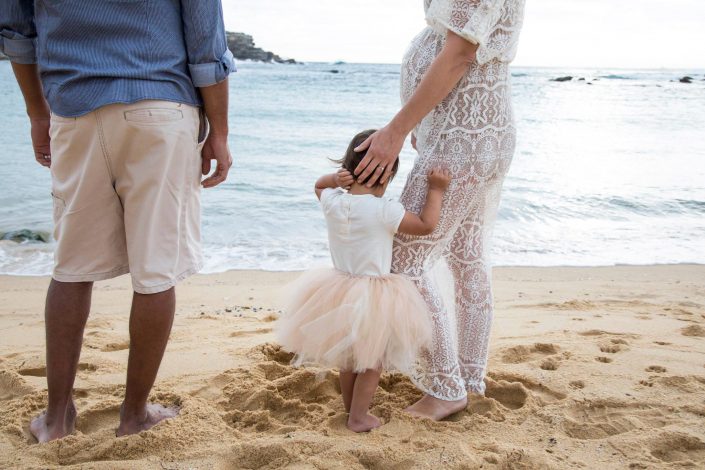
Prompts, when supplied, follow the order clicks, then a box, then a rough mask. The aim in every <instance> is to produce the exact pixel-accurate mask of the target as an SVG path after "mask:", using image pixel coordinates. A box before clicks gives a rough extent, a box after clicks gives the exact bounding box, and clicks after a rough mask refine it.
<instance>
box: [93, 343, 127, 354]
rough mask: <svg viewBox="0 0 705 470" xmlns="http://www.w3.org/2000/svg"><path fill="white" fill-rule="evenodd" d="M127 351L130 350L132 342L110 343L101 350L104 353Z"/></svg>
mask: <svg viewBox="0 0 705 470" xmlns="http://www.w3.org/2000/svg"><path fill="white" fill-rule="evenodd" d="M125 349H130V342H129V341H121V342H118V343H108V344H106V345H105V346H102V347H101V348H100V350H101V351H103V352H115V351H124V350H125Z"/></svg>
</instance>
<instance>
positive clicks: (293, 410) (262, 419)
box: [219, 343, 342, 433]
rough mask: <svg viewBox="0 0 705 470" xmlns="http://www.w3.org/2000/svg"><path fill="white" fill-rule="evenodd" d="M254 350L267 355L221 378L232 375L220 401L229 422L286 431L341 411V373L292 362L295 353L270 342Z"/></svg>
mask: <svg viewBox="0 0 705 470" xmlns="http://www.w3.org/2000/svg"><path fill="white" fill-rule="evenodd" d="M253 354H258V355H260V357H261V358H262V359H263V361H262V362H259V363H257V364H256V365H255V366H254V367H253V366H250V367H248V368H239V369H235V370H232V371H228V372H226V373H224V374H221V375H220V376H219V378H220V380H221V381H222V380H225V378H226V377H227V378H229V380H228V383H227V385H225V387H223V397H224V399H223V400H222V401H221V402H222V403H223V405H222V407H223V411H224V412H225V413H226V416H225V418H224V419H225V422H226V424H227V425H228V426H230V427H233V428H235V429H238V430H240V431H245V432H264V431H269V432H275V433H287V432H291V431H293V430H295V429H297V428H300V429H312V428H319V427H321V426H325V423H327V422H328V421H329V419H330V418H331V416H334V415H336V414H337V413H338V412H339V411H342V403H341V402H340V390H339V385H338V378H337V375H336V374H333V373H332V372H331V371H328V370H320V371H318V370H316V369H315V368H305V369H304V368H295V367H292V366H291V365H290V362H291V359H292V357H293V354H291V353H288V352H286V351H284V350H282V349H281V348H280V347H279V346H277V345H274V344H270V343H267V344H264V345H261V346H258V347H257V348H254V350H253ZM326 429H328V428H326Z"/></svg>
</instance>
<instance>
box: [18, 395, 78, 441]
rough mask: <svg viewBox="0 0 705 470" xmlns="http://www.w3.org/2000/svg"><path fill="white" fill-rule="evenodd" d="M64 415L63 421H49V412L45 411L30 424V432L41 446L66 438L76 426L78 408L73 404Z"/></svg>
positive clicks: (60, 419)
mask: <svg viewBox="0 0 705 470" xmlns="http://www.w3.org/2000/svg"><path fill="white" fill-rule="evenodd" d="M63 415H64V416H63V417H62V418H63V419H62V418H59V419H49V416H48V415H47V412H46V411H44V412H42V414H40V415H39V416H37V417H36V418H34V419H33V420H32V422H31V423H29V432H31V433H32V435H33V436H34V437H35V438H36V439H37V441H38V442H39V443H40V444H41V443H43V442H49V441H53V440H56V439H61V438H62V437H66V436H68V435H69V434H71V433H72V432H73V430H74V429H75V426H76V407H75V406H74V404H73V403H69V404H68V405H67V407H66V410H65V412H64V413H63Z"/></svg>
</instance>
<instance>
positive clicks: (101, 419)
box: [76, 404, 120, 437]
mask: <svg viewBox="0 0 705 470" xmlns="http://www.w3.org/2000/svg"><path fill="white" fill-rule="evenodd" d="M119 421H120V405H119V404H112V405H104V404H101V405H98V406H97V407H93V408H89V409H87V410H83V411H81V413H79V415H78V420H77V421H76V429H77V430H78V431H81V432H82V433H83V434H98V433H110V436H111V437H113V436H114V435H115V429H116V428H117V426H118V423H119Z"/></svg>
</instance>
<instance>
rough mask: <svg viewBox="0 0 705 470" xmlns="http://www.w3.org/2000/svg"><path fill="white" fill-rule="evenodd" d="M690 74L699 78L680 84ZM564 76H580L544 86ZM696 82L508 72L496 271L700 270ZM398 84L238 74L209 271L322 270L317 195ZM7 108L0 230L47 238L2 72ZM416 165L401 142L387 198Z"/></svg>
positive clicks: (27, 263)
mask: <svg viewBox="0 0 705 470" xmlns="http://www.w3.org/2000/svg"><path fill="white" fill-rule="evenodd" d="M331 70H337V71H338V73H332V72H331ZM686 74H688V75H691V76H693V77H694V78H695V81H694V82H693V83H692V84H681V83H678V82H677V79H678V78H679V77H681V76H683V75H686ZM562 75H573V76H576V77H586V78H587V80H585V81H572V82H566V83H557V82H552V81H549V79H550V78H553V77H557V76H562ZM704 79H705V71H692V70H690V71H679V70H659V71H626V70H621V71H615V70H565V69H562V70H552V69H537V68H515V69H514V70H513V93H514V100H515V110H516V116H517V124H518V130H519V135H518V147H517V152H516V155H515V158H514V162H513V164H512V168H511V172H510V175H509V176H508V178H507V180H506V182H505V186H504V195H503V200H502V204H501V208H500V213H499V217H498V220H497V225H496V228H495V232H494V233H495V243H494V248H493V257H492V259H493V262H494V264H496V265H532V266H551V265H574V266H595V265H614V264H652V263H705V81H704ZM673 80H676V81H673ZM588 83H592V84H591V85H588ZM398 86H399V66H398V65H365V64H336V65H331V64H307V65H296V66H292V65H266V64H252V63H243V64H240V65H239V72H238V73H237V74H235V75H233V76H232V79H231V89H232V96H231V120H232V133H231V137H230V141H231V146H232V151H233V155H234V158H235V165H234V167H233V169H232V172H231V176H230V179H229V181H228V182H226V183H225V184H223V185H221V186H219V187H217V188H216V189H211V190H206V191H204V193H203V251H204V255H205V261H206V264H205V269H204V271H205V272H218V271H225V270H229V269H250V268H254V269H265V270H298V269H303V268H307V267H309V266H311V265H315V264H321V263H325V262H326V261H327V259H328V253H327V243H326V231H325V224H324V221H323V218H322V216H321V214H320V212H319V209H318V205H317V201H316V199H315V196H314V195H313V191H312V189H313V184H314V182H315V180H316V178H317V177H318V176H319V175H320V174H322V173H324V172H330V171H332V167H331V164H330V163H329V161H328V160H327V159H328V158H329V157H338V156H340V155H341V154H342V153H343V152H344V150H345V148H346V145H347V143H348V141H349V139H350V138H351V137H352V135H354V134H355V133H356V132H357V131H359V130H362V129H366V128H373V127H379V126H382V125H384V124H385V123H386V122H387V121H388V120H389V119H390V118H391V117H392V115H393V114H394V113H395V112H396V110H397V109H398V106H399V97H398ZM0 109H2V115H3V117H2V124H3V125H2V127H1V128H0V233H3V232H10V231H14V230H20V229H28V230H31V231H33V232H40V233H50V232H51V230H52V222H51V214H52V209H51V197H50V177H49V172H48V170H46V169H45V168H42V167H40V166H39V165H38V164H37V163H35V161H34V159H33V156H32V151H31V146H30V140H29V126H28V123H27V120H26V117H25V115H24V107H23V104H22V100H21V97H20V94H19V92H18V89H17V86H16V85H15V83H14V81H13V78H12V72H11V69H10V65H9V64H8V63H7V62H2V63H0ZM414 155H415V153H414V151H413V150H412V149H411V146H410V145H408V143H407V145H406V147H405V148H404V150H403V153H402V165H401V171H400V175H399V176H398V177H397V179H396V180H395V181H394V182H393V184H392V186H391V187H390V189H389V191H388V195H389V196H390V197H397V196H398V195H399V193H400V192H401V188H402V185H403V183H404V180H405V176H406V174H407V173H408V171H409V169H410V167H411V164H412V162H413V158H414ZM52 248H53V242H51V241H50V242H48V243H44V242H28V241H25V242H22V243H16V242H13V241H8V240H5V241H0V273H3V274H20V275H25V274H48V273H50V271H51V264H52Z"/></svg>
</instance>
